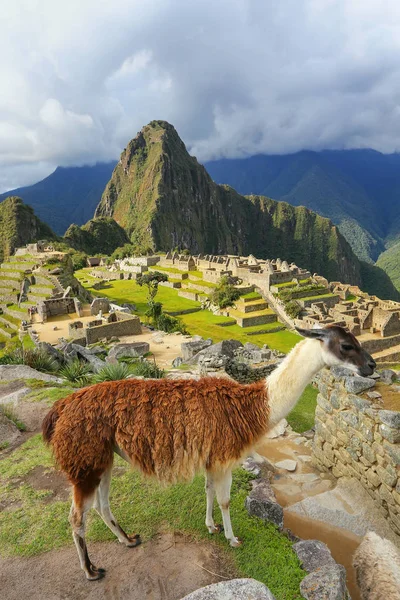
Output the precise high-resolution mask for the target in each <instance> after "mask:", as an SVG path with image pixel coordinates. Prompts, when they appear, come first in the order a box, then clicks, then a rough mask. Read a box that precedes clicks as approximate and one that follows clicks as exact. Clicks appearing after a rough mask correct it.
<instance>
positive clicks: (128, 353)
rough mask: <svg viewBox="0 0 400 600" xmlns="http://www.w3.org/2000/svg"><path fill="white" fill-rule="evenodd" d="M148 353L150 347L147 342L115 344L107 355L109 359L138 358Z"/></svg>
mask: <svg viewBox="0 0 400 600" xmlns="http://www.w3.org/2000/svg"><path fill="white" fill-rule="evenodd" d="M149 351H150V345H149V344H148V343H147V342H131V343H130V344H128V343H126V344H116V345H115V346H113V347H112V348H111V350H110V352H109V353H108V356H109V357H110V358H122V357H125V358H128V357H130V358H138V357H139V356H143V355H144V354H147V352H149Z"/></svg>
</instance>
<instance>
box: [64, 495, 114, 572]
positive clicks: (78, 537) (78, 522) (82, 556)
mask: <svg viewBox="0 0 400 600" xmlns="http://www.w3.org/2000/svg"><path fill="white" fill-rule="evenodd" d="M94 494H95V487H93V486H88V485H85V484H83V485H80V484H78V485H75V486H74V494H73V500H72V505H71V511H70V514H69V521H70V523H71V526H72V536H73V538H74V542H75V546H76V549H77V551H78V556H79V562H80V564H81V568H82V569H83V571H84V572H85V575H86V578H87V579H89V580H90V581H95V580H96V579H101V578H102V577H104V573H105V569H99V568H97V567H95V566H94V565H93V564H92V562H91V560H90V558H89V555H88V551H87V546H86V540H85V527H86V518H87V513H88V512H89V510H90V509H91V507H92V506H93V501H94Z"/></svg>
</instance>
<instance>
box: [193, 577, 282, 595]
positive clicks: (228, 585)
mask: <svg viewBox="0 0 400 600" xmlns="http://www.w3.org/2000/svg"><path fill="white" fill-rule="evenodd" d="M239 599H240V600H275V596H273V595H272V593H271V592H270V591H269V589H268V588H267V587H266V586H265V585H264V584H263V583H261V582H260V581H256V580H255V579H231V580H230V581H221V582H220V583H214V584H212V585H207V586H206V587H203V588H200V589H199V590H196V591H195V592H192V593H191V594H188V595H187V596H184V597H183V598H182V600H239Z"/></svg>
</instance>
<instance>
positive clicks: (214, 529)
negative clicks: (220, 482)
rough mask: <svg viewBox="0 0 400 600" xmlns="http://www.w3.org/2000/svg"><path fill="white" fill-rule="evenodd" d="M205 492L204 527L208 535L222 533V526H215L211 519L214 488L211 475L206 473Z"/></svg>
mask: <svg viewBox="0 0 400 600" xmlns="http://www.w3.org/2000/svg"><path fill="white" fill-rule="evenodd" d="M205 490H206V497H207V511H206V527H207V529H208V532H209V533H220V532H221V531H222V526H221V525H216V524H215V523H214V517H213V509H214V498H215V488H214V481H213V477H212V475H211V473H206V485H205Z"/></svg>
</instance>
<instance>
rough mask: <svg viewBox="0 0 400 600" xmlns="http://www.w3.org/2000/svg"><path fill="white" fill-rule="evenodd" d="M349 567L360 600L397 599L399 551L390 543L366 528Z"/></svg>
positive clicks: (399, 599) (399, 598)
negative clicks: (351, 565)
mask: <svg viewBox="0 0 400 600" xmlns="http://www.w3.org/2000/svg"><path fill="white" fill-rule="evenodd" d="M353 566H354V568H355V570H356V576H357V583H358V586H359V588H360V591H361V598H362V600H386V599H387V600H400V553H399V551H398V549H397V548H396V547H395V546H394V544H392V542H390V541H389V540H386V539H383V538H381V537H379V535H376V533H374V532H373V531H369V532H368V533H367V534H366V535H365V536H364V538H363V541H362V542H361V544H360V545H359V547H358V548H357V550H356V552H355V554H354V558H353Z"/></svg>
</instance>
